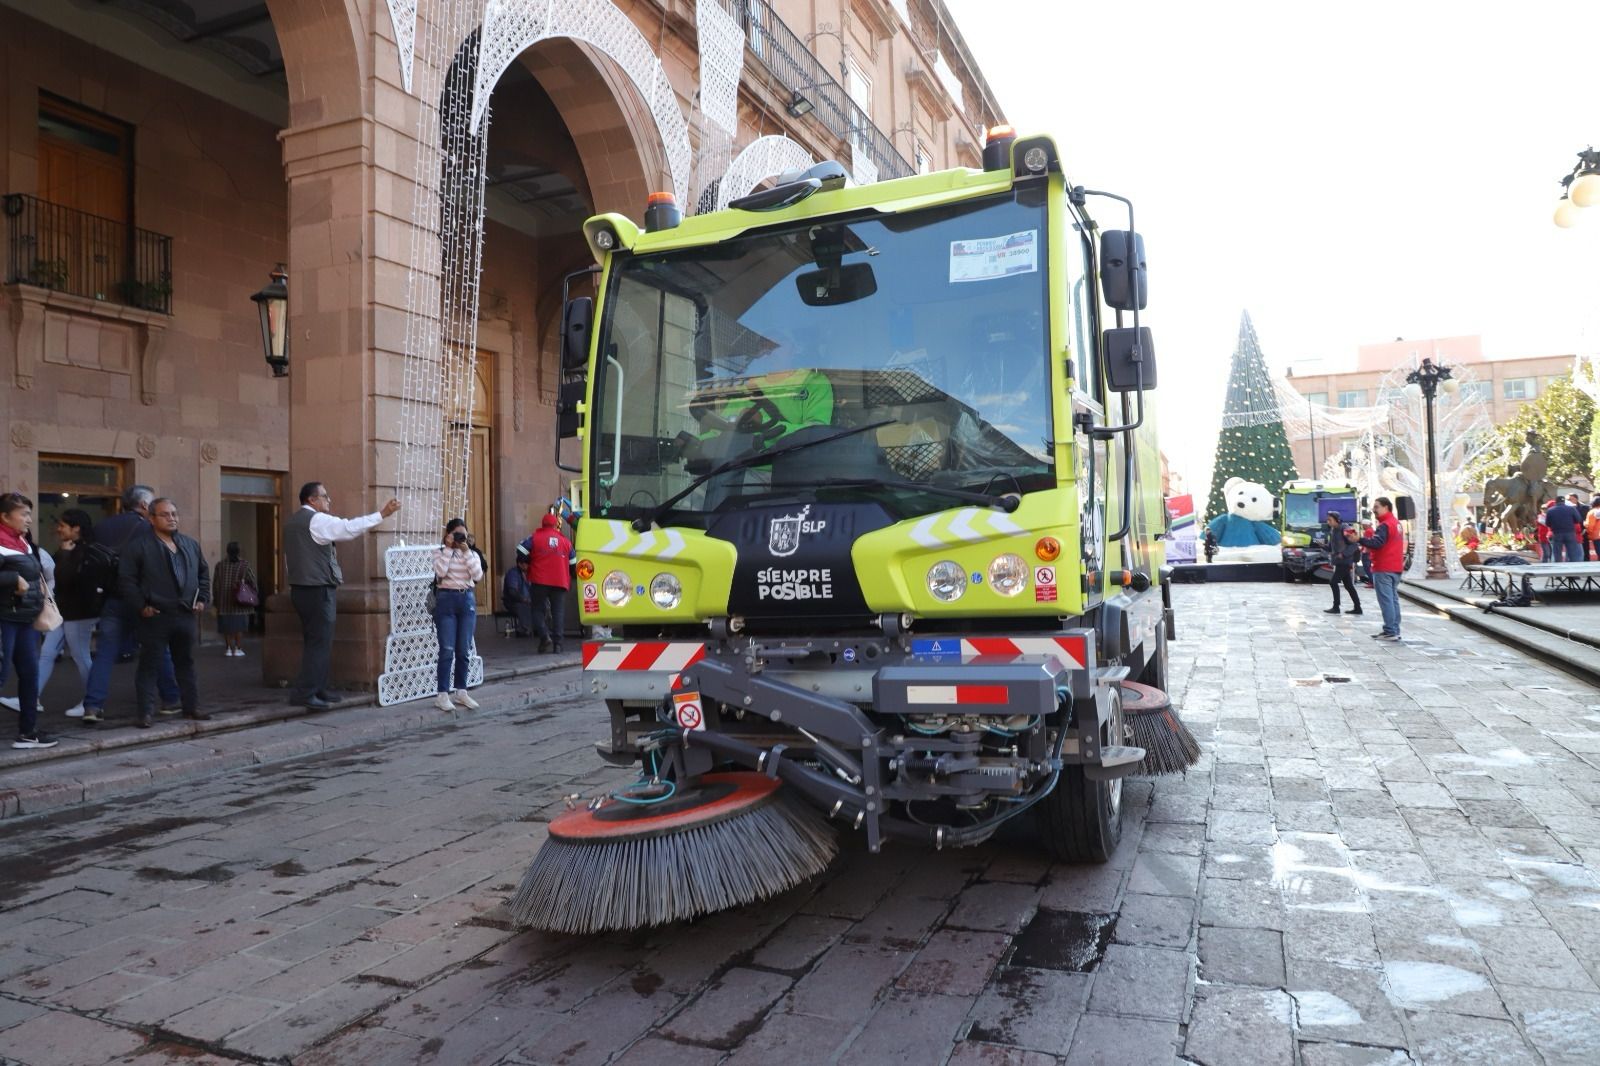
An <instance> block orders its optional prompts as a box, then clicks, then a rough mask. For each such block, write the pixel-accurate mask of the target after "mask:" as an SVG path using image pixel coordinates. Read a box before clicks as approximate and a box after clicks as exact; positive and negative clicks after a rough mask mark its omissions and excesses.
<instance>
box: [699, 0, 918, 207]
mask: <svg viewBox="0 0 1600 1066" xmlns="http://www.w3.org/2000/svg"><path fill="white" fill-rule="evenodd" d="M727 2H728V9H729V11H730V12H731V13H732V14H733V17H734V18H735V19H736V20H738V23H739V25H740V26H741V27H743V28H744V35H745V42H746V44H747V45H748V47H749V49H750V54H751V55H752V56H754V57H755V59H756V61H757V62H758V63H760V64H761V65H762V66H764V67H765V68H766V69H767V71H768V72H769V73H770V74H771V75H772V77H773V79H774V80H775V81H776V82H777V83H778V84H779V85H781V86H782V88H783V91H784V92H785V93H789V94H791V95H792V96H793V97H794V98H795V99H797V100H798V99H799V98H801V97H803V98H804V99H805V100H806V101H807V102H809V103H810V104H811V108H812V110H811V112H810V113H811V114H812V115H814V116H815V117H816V118H817V119H818V120H819V121H820V122H821V123H822V124H823V126H825V127H827V129H828V131H829V132H830V133H832V134H833V135H834V136H836V137H838V138H840V139H841V140H844V141H846V142H848V143H849V144H850V146H851V151H853V152H859V153H861V154H862V155H864V156H865V157H866V158H867V160H869V161H870V162H871V164H872V166H873V167H874V168H876V172H877V175H878V177H879V178H903V177H907V176H909V175H910V174H913V173H915V170H914V168H913V167H912V166H911V164H910V163H908V162H906V160H905V157H904V156H902V155H901V154H900V153H899V152H897V151H895V147H894V144H893V143H892V142H890V140H889V138H888V137H886V136H885V135H884V133H883V131H882V130H880V129H879V128H878V127H877V126H876V125H875V124H874V123H873V121H872V118H871V116H869V115H868V114H867V113H866V112H865V111H863V110H861V108H860V107H859V106H858V105H857V104H856V102H855V101H854V100H852V99H850V94H849V93H847V92H845V90H844V86H842V85H840V84H839V82H838V81H837V80H836V79H834V77H833V76H832V75H830V74H829V73H828V71H827V68H825V67H824V66H823V65H822V63H821V61H819V60H818V59H817V57H816V56H815V55H813V54H812V52H811V49H809V48H807V47H806V45H805V42H804V41H802V40H801V39H800V38H799V37H797V36H795V33H794V31H793V30H791V29H789V27H788V26H787V25H785V24H784V22H783V20H782V19H780V18H779V17H778V14H777V12H775V11H773V10H772V8H771V6H770V5H768V4H767V3H766V2H765V0H727ZM791 113H793V112H791Z"/></svg>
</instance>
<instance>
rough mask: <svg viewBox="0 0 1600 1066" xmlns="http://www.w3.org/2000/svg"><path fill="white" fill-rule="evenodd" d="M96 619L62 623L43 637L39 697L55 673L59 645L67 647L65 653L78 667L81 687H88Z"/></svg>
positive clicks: (40, 655)
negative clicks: (81, 682) (92, 638)
mask: <svg viewBox="0 0 1600 1066" xmlns="http://www.w3.org/2000/svg"><path fill="white" fill-rule="evenodd" d="M96 621H97V620H96V619H93V618H83V619H79V620H77V621H73V622H62V623H61V624H60V625H58V626H56V627H55V628H54V629H52V630H51V631H50V632H48V633H46V634H45V635H44V650H43V651H41V652H39V695H41V696H43V695H44V690H45V686H46V685H48V684H50V675H51V674H53V673H55V669H56V655H57V654H58V653H59V652H60V651H61V645H63V644H65V645H66V646H67V653H68V654H69V655H71V656H72V661H73V662H74V663H76V664H77V666H78V676H79V677H81V678H82V679H83V687H84V688H85V689H87V688H88V687H89V668H90V667H91V666H92V665H93V662H94V660H93V657H92V656H91V654H90V650H89V649H90V646H91V645H92V644H93V641H92V640H91V639H90V638H91V637H93V636H94V627H95V623H96Z"/></svg>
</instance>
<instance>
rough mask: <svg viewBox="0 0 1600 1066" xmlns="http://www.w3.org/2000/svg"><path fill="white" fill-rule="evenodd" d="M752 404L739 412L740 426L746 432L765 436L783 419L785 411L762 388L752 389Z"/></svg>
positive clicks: (750, 397)
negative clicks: (779, 408)
mask: <svg viewBox="0 0 1600 1066" xmlns="http://www.w3.org/2000/svg"><path fill="white" fill-rule="evenodd" d="M748 399H749V400H750V406H749V407H747V408H745V409H744V410H743V411H741V412H739V422H738V425H739V428H740V429H741V430H743V431H744V432H746V433H754V434H756V435H757V436H765V435H766V434H768V433H770V432H772V431H773V430H774V429H776V428H777V426H778V424H779V423H780V422H782V421H783V412H782V411H780V410H778V405H777V404H775V403H773V402H772V397H770V396H768V395H767V394H766V393H764V392H762V391H761V390H760V389H752V390H750V395H749V397H748Z"/></svg>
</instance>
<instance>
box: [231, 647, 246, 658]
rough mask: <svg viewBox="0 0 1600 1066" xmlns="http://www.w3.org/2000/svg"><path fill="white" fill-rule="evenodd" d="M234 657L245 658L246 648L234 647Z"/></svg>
mask: <svg viewBox="0 0 1600 1066" xmlns="http://www.w3.org/2000/svg"><path fill="white" fill-rule="evenodd" d="M233 657H234V658H235V659H243V658H244V649H243V648H234V649H233Z"/></svg>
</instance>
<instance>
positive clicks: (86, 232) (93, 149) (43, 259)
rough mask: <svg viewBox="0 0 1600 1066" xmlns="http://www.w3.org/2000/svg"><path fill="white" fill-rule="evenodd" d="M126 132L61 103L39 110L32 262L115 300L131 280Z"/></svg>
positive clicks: (74, 287) (70, 285)
mask: <svg viewBox="0 0 1600 1066" xmlns="http://www.w3.org/2000/svg"><path fill="white" fill-rule="evenodd" d="M131 141H132V136H131V134H130V132H129V130H128V128H127V127H126V126H124V125H123V124H121V123H119V122H116V121H115V120H113V119H110V118H107V117H106V116H103V115H97V114H95V113H94V112H92V111H85V110H83V109H81V108H77V107H73V106H72V105H71V104H68V103H66V102H64V101H56V100H49V99H47V100H44V101H42V102H41V103H40V107H39V198H40V199H41V200H44V201H45V202H46V203H47V204H51V205H54V206H55V209H54V210H52V209H51V208H48V207H47V208H45V211H44V215H43V217H42V218H41V219H40V226H39V230H40V232H39V236H38V242H39V243H38V248H37V250H36V256H37V257H38V258H39V260H40V263H39V264H35V267H36V269H38V270H39V271H40V273H41V276H49V277H52V278H53V279H54V283H56V284H60V283H63V282H64V287H65V288H66V289H67V291H69V292H74V293H78V294H79V295H83V296H91V297H94V298H96V299H118V298H120V297H121V296H122V295H123V293H122V292H121V291H120V287H121V285H122V283H123V282H125V281H128V280H131V278H132V275H131V273H130V269H131V267H130V263H129V256H130V253H131V244H130V242H129V236H130V232H131V231H130V227H129V224H130V222H131V221H132V220H131V218H130V207H131V201H132V185H131V183H130V168H129V159H130V155H131V147H132V146H131Z"/></svg>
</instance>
